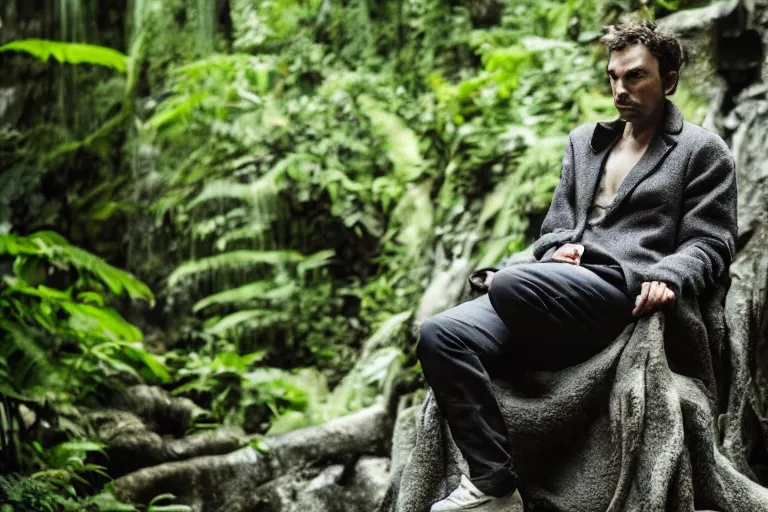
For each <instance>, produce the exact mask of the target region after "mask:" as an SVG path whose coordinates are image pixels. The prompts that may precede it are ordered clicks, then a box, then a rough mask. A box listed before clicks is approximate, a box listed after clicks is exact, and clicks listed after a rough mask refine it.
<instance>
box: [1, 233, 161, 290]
mask: <svg viewBox="0 0 768 512" xmlns="http://www.w3.org/2000/svg"><path fill="white" fill-rule="evenodd" d="M0 254H7V255H9V256H20V255H27V256H40V257H43V258H46V259H49V260H50V261H51V262H53V263H54V264H56V265H59V266H63V267H64V268H66V267H69V266H72V267H74V268H75V269H77V270H78V271H81V272H83V271H84V272H87V273H89V274H90V275H92V276H94V277H96V278H97V279H99V280H101V281H103V282H104V283H105V284H106V285H107V286H108V287H109V290H110V291H111V292H112V293H113V294H115V295H117V296H122V295H128V296H129V297H130V298H132V299H144V300H147V301H149V302H150V303H152V304H154V295H153V293H152V291H151V290H150V289H149V287H148V286H147V285H145V284H144V283H142V282H141V281H139V280H138V279H136V278H135V277H134V276H132V275H131V274H130V273H128V272H126V271H124V270H120V269H118V268H115V267H113V266H112V265H110V264H109V263H107V262H106V261H104V260H103V259H102V258H99V257H98V256H96V255H94V254H91V253H89V252H87V251H84V250H83V249H80V248H79V247H75V246H73V245H71V244H70V243H69V242H68V241H67V240H66V239H65V238H64V237H62V236H61V235H59V234H58V233H55V232H53V231H39V232H37V233H33V234H32V235H29V236H20V235H14V234H6V235H0Z"/></svg>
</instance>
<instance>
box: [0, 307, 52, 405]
mask: <svg viewBox="0 0 768 512" xmlns="http://www.w3.org/2000/svg"><path fill="white" fill-rule="evenodd" d="M2 331H5V336H3V335H2ZM0 338H2V339H3V343H0V360H4V361H9V362H10V361H13V364H12V365H9V368H8V377H9V378H10V380H11V382H12V383H13V384H14V386H15V387H16V388H17V389H21V390H28V389H30V388H39V387H43V386H45V385H46V384H48V383H50V382H51V381H52V380H55V379H57V378H58V373H57V372H56V368H55V367H54V365H53V363H52V362H51V360H50V359H49V357H48V354H47V353H46V351H45V350H44V349H43V348H42V347H41V346H40V345H39V344H38V342H37V341H36V340H35V336H34V335H33V333H31V332H30V331H29V330H28V328H26V327H25V326H24V325H23V324H20V323H15V322H12V321H10V320H9V319H5V318H3V319H0ZM19 353H21V354H19Z"/></svg>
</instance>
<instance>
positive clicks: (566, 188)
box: [468, 136, 576, 292]
mask: <svg viewBox="0 0 768 512" xmlns="http://www.w3.org/2000/svg"><path fill="white" fill-rule="evenodd" d="M573 174H574V170H573V143H572V142H571V137H570V136H569V137H568V144H567V145H566V147H565V156H564V157H563V167H562V170H561V172H560V181H559V182H558V184H557V187H555V192H554V194H553V195H552V202H551V204H550V205H549V210H548V211H547V214H546V216H545V217H544V221H543V222H542V224H541V233H540V235H539V238H538V239H537V240H536V241H535V242H534V243H533V244H532V247H533V256H534V257H535V258H536V260H538V261H548V260H550V259H552V255H553V254H554V253H555V251H556V250H557V248H558V247H559V246H560V245H562V244H564V243H566V242H568V241H570V240H571V237H572V236H573V235H574V233H575V229H574V227H575V225H576V215H575V210H576V190H575V185H574V175H573ZM508 260H509V258H508V257H505V258H504V259H502V260H501V261H500V262H498V263H497V264H496V265H494V266H491V267H484V268H481V269H477V270H475V271H473V272H472V273H471V274H470V276H469V278H468V279H469V285H470V287H471V288H472V289H473V290H475V291H478V292H486V291H487V290H488V287H487V286H485V285H484V284H483V283H484V281H485V273H486V271H488V270H492V271H494V272H497V271H499V270H500V269H502V268H504V267H506V266H508V263H507V262H508Z"/></svg>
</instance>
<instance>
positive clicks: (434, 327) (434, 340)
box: [416, 315, 445, 363]
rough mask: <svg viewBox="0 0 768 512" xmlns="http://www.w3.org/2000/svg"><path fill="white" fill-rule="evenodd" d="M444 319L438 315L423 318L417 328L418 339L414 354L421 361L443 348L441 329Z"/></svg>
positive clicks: (443, 325)
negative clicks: (422, 321)
mask: <svg viewBox="0 0 768 512" xmlns="http://www.w3.org/2000/svg"><path fill="white" fill-rule="evenodd" d="M444 329H445V321H444V320H443V319H442V318H441V317H440V315H435V316H431V317H429V318H427V319H426V320H424V323H422V324H421V328H420V329H419V341H418V343H417V345H416V356H417V357H418V358H419V360H420V361H421V362H422V363H423V362H424V359H425V358H427V357H430V356H433V355H435V354H437V353H439V352H440V351H441V350H442V349H443V348H444V341H445V337H444V336H443V331H444Z"/></svg>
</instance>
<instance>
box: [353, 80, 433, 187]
mask: <svg viewBox="0 0 768 512" xmlns="http://www.w3.org/2000/svg"><path fill="white" fill-rule="evenodd" d="M359 101H360V104H361V105H362V107H363V109H364V110H365V113H366V114H367V115H368V117H369V118H370V120H371V124H372V125H373V128H374V130H375V131H376V133H377V134H378V135H379V136H380V137H383V138H384V139H385V140H386V146H387V156H388V157H389V159H390V161H391V162H392V165H393V166H394V170H395V175H396V176H397V178H398V179H399V180H400V181H401V182H402V183H408V182H411V181H414V180H415V179H417V178H418V177H419V176H421V174H422V173H423V172H424V170H425V168H426V165H425V163H424V159H423V158H422V156H421V150H420V149H419V138H418V136H417V135H416V133H415V132H414V131H413V130H411V129H410V128H409V127H408V125H406V124H405V121H403V119H402V118H400V117H398V116H397V115H395V114H392V113H390V112H387V111H386V110H385V109H384V107H383V106H382V105H380V104H379V103H378V102H377V101H376V100H374V99H372V98H371V97H369V96H367V95H361V96H360V98H359Z"/></svg>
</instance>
